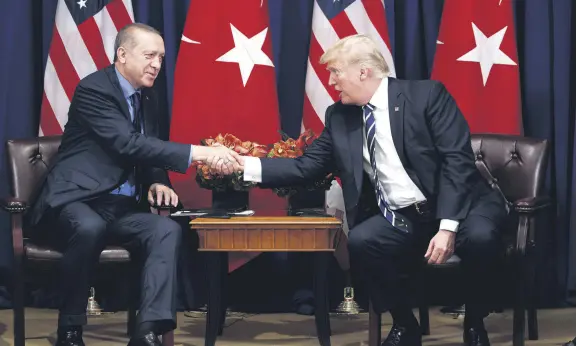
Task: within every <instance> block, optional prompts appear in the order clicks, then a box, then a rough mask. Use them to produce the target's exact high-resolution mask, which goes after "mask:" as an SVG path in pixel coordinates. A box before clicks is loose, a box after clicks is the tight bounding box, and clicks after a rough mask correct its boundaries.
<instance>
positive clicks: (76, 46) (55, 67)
mask: <svg viewBox="0 0 577 346" xmlns="http://www.w3.org/2000/svg"><path fill="white" fill-rule="evenodd" d="M132 22H134V13H133V10H132V0H59V1H58V5H57V8H56V19H55V23H54V30H53V34H52V43H51V45H50V51H49V53H48V60H47V62H46V70H45V72H44V93H43V95H42V109H41V114H40V128H39V135H40V136H49V135H59V134H62V132H63V131H64V125H66V122H67V121H68V107H69V106H70V102H71V100H72V96H73V94H74V89H75V88H76V85H77V84H78V82H80V80H81V79H82V78H84V77H86V76H87V75H88V74H90V73H92V72H95V71H97V70H100V69H102V68H104V67H106V66H108V65H110V64H111V63H112V60H113V58H114V40H115V38H116V34H117V33H118V31H119V30H120V29H121V28H122V27H124V26H125V25H127V24H130V23H132Z"/></svg>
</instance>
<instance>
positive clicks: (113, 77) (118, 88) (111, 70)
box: [105, 65, 130, 121]
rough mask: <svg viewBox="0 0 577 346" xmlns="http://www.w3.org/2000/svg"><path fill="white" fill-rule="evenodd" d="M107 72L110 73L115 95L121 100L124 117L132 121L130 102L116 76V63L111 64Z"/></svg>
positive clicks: (109, 76)
mask: <svg viewBox="0 0 577 346" xmlns="http://www.w3.org/2000/svg"><path fill="white" fill-rule="evenodd" d="M105 71H106V74H107V75H108V79H109V80H110V82H111V83H112V85H113V86H114V89H115V90H114V97H116V99H117V100H118V101H119V104H120V108H121V109H122V113H123V114H124V117H125V118H126V119H127V120H128V121H130V111H129V110H128V103H127V102H126V99H125V98H124V93H123V92H122V87H121V86H120V82H119V81H118V77H117V76H116V71H115V70H114V65H110V66H109V67H107V68H106V70H105Z"/></svg>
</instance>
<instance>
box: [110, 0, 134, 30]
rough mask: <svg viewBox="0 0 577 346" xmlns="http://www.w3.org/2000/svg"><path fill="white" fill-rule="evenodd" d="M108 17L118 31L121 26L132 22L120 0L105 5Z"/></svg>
mask: <svg viewBox="0 0 577 346" xmlns="http://www.w3.org/2000/svg"><path fill="white" fill-rule="evenodd" d="M106 9H107V10H108V13H110V18H111V19H112V22H113V23H114V25H115V26H116V30H117V31H120V29H122V28H123V27H125V26H126V25H128V24H130V23H132V22H133V20H132V16H131V15H130V14H128V10H127V8H126V6H125V5H124V3H123V2H122V1H121V0H114V1H112V2H111V3H109V4H108V5H106Z"/></svg>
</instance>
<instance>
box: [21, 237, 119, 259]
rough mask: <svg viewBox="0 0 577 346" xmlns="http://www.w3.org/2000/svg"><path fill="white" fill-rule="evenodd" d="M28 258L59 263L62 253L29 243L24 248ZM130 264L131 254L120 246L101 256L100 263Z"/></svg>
mask: <svg viewBox="0 0 577 346" xmlns="http://www.w3.org/2000/svg"><path fill="white" fill-rule="evenodd" d="M24 251H25V254H26V258H27V259H28V260H32V261H58V260H60V259H61V258H62V253H61V252H58V251H56V250H54V249H52V248H50V247H47V246H40V245H37V244H33V243H30V242H27V243H26V244H25V246H24ZM119 262H130V253H129V252H128V251H127V250H126V249H124V248H122V247H119V246H108V247H106V249H104V251H102V253H101V254H100V263H119Z"/></svg>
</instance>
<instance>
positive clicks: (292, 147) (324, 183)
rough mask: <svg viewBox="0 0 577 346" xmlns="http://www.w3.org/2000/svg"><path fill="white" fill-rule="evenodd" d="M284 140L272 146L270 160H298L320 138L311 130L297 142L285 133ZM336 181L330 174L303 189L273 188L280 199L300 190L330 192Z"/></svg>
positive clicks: (268, 155)
mask: <svg viewBox="0 0 577 346" xmlns="http://www.w3.org/2000/svg"><path fill="white" fill-rule="evenodd" d="M281 135H282V140H281V141H279V142H276V143H274V144H273V145H272V148H271V149H270V151H269V152H268V154H267V157H269V158H297V157H299V156H301V155H303V154H304V152H305V151H306V150H307V148H308V147H309V146H310V145H311V144H312V143H313V141H314V140H315V139H317V138H318V136H317V135H315V134H314V132H313V131H312V130H310V129H308V130H306V131H305V132H303V133H302V134H301V135H300V136H299V138H297V139H296V140H295V139H293V138H290V137H289V136H288V135H286V134H285V133H283V132H281ZM333 179H334V176H333V174H332V173H330V174H328V175H327V176H325V177H324V178H322V179H319V180H315V181H313V182H311V183H310V184H309V185H306V186H302V187H281V188H273V191H274V192H275V193H276V194H277V195H278V196H280V197H290V196H292V195H294V194H295V193H297V191H298V190H299V188H300V189H304V190H306V191H315V190H328V189H330V187H331V183H332V181H333Z"/></svg>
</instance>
